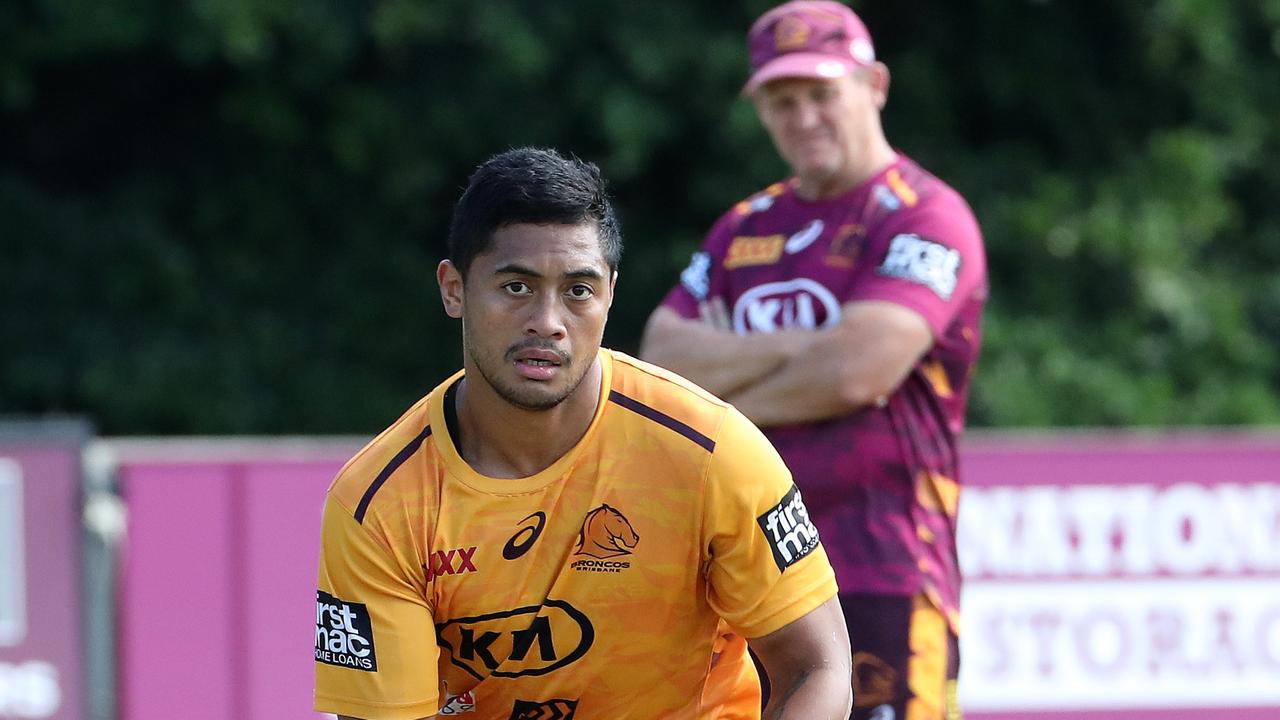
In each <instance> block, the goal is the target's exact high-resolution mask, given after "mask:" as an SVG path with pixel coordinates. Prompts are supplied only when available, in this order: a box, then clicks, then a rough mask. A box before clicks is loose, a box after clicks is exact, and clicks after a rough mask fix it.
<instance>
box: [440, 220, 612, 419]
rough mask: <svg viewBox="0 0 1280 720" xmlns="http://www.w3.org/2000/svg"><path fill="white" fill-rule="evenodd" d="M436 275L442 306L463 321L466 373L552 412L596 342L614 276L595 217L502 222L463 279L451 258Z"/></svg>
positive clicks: (515, 400)
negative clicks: (581, 220) (533, 222)
mask: <svg viewBox="0 0 1280 720" xmlns="http://www.w3.org/2000/svg"><path fill="white" fill-rule="evenodd" d="M437 277H438V279H439V281H440V288H441V296H442V298H443V300H444V303H445V310H446V312H448V313H449V315H451V316H453V317H460V318H462V342H463V351H464V353H465V356H466V357H465V363H466V369H467V371H468V373H473V372H474V373H478V374H479V375H480V376H481V377H483V378H484V380H485V381H486V382H487V383H488V384H489V385H490V386H491V387H492V388H493V390H494V391H495V392H496V393H497V394H498V395H499V396H500V397H502V398H503V399H504V400H506V401H507V402H509V403H511V404H512V405H515V406H517V407H520V408H523V409H526V410H548V409H550V408H553V407H555V406H556V405H559V404H560V403H561V402H562V401H563V400H564V399H565V398H567V397H569V395H571V394H572V393H573V391H574V390H576V389H577V387H578V385H579V384H580V383H581V382H582V379H583V378H584V377H585V376H586V373H587V370H588V369H590V368H591V365H592V363H593V362H594V361H595V359H596V352H597V351H598V350H599V348H600V341H601V338H602V337H603V336H604V326H605V320H606V319H607V318H608V314H609V306H610V305H611V304H612V302H613V285H614V281H615V280H616V275H614V274H611V273H610V271H609V266H608V264H607V263H606V262H605V259H604V255H603V253H602V252H601V250H600V236H599V231H598V230H597V228H596V226H595V224H594V223H588V224H584V225H530V224H517V225H507V226H505V227H502V228H499V229H498V230H497V231H495V232H494V234H493V243H492V246H491V247H490V248H489V249H488V250H487V251H486V252H484V253H483V254H480V255H477V256H476V257H475V259H474V260H473V261H472V263H471V267H470V269H469V270H468V271H467V277H466V279H465V283H464V282H463V279H462V278H461V277H459V275H458V272H457V269H456V268H454V267H453V265H452V264H450V263H449V262H448V261H445V262H443V263H441V264H440V268H439V270H438V271H437Z"/></svg>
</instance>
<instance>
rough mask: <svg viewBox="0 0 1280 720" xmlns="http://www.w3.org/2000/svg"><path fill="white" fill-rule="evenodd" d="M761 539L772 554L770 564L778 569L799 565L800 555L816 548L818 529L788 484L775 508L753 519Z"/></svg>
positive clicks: (797, 490) (796, 493) (794, 488)
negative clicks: (758, 526)
mask: <svg viewBox="0 0 1280 720" xmlns="http://www.w3.org/2000/svg"><path fill="white" fill-rule="evenodd" d="M756 522H757V523H759V524H760V529H761V530H762V531H764V537H765V539H766V540H768V541H769V549H770V550H772V551H773V561H774V562H776V563H777V564H778V569H779V570H783V571H785V570H786V569H787V568H789V567H791V566H792V565H795V564H796V563H798V562H800V560H801V559H802V558H804V556H806V555H808V554H809V553H811V552H813V550H814V548H816V547H818V528H816V527H814V526H813V522H812V521H811V520H809V511H808V509H806V508H805V506H804V500H801V499H800V490H799V489H798V488H797V487H796V486H795V485H792V486H791V489H790V490H788V491H787V494H786V495H783V496H782V500H780V501H779V502H778V504H777V505H774V506H773V507H771V508H769V511H768V512H766V513H765V514H763V515H761V516H760V517H758V518H756Z"/></svg>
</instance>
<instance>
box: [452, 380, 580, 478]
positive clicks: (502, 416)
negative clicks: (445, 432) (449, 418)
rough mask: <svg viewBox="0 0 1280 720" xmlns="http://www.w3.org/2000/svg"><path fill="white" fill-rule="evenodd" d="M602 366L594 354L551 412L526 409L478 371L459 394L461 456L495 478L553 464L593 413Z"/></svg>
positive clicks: (534, 471) (530, 472) (524, 473)
mask: <svg viewBox="0 0 1280 720" xmlns="http://www.w3.org/2000/svg"><path fill="white" fill-rule="evenodd" d="M602 382H603V370H602V368H601V366H600V359H599V358H596V359H595V360H594V361H593V362H592V365H591V368H590V369H589V370H587V376H586V377H585V378H583V380H582V383H581V384H580V385H578V387H577V389H576V390H574V391H573V393H571V394H570V395H569V397H567V398H565V399H564V401H563V402H561V403H560V404H559V405H557V406H555V407H553V408H551V409H549V410H526V409H524V408H520V407H517V406H515V405H512V404H511V403H510V402H508V401H507V400H504V399H503V398H502V397H501V396H499V395H498V394H497V393H496V392H494V390H493V388H492V387H489V386H488V384H487V383H486V382H485V381H484V380H483V378H482V376H481V375H480V374H479V373H468V374H467V375H466V376H465V377H464V378H463V379H462V381H461V383H460V385H459V387H458V392H457V393H456V396H455V397H456V402H457V413H458V429H459V431H460V432H459V434H460V435H461V438H460V441H459V442H458V443H457V449H458V454H459V455H461V456H462V459H463V460H465V461H466V463H467V464H468V465H470V466H471V469H473V470H475V471H476V472H478V473H480V474H481V475H486V476H488V477H493V478H523V477H530V476H532V475H537V474H538V473H540V472H542V471H543V470H546V469H547V468H549V467H551V466H552V465H553V464H555V462H556V461H557V460H559V459H560V458H561V457H562V456H564V455H565V453H568V452H569V451H570V450H572V449H573V447H574V445H577V443H578V441H579V440H581V439H582V436H583V435H584V434H586V432H587V428H588V427H590V426H591V420H592V419H593V418H594V417H595V413H596V407H597V406H598V405H599V402H600V385H601V383H602Z"/></svg>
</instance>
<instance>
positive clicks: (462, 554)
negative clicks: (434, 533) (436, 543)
mask: <svg viewBox="0 0 1280 720" xmlns="http://www.w3.org/2000/svg"><path fill="white" fill-rule="evenodd" d="M475 554H476V548H475V546H472V547H469V548H456V549H454V550H437V551H435V552H433V553H431V560H430V562H426V563H423V564H422V569H423V570H425V571H426V573H427V582H431V581H432V580H434V579H436V578H438V577H441V576H443V575H462V574H463V573H469V572H476V565H475V562H473V561H472V558H473V557H474V556H475Z"/></svg>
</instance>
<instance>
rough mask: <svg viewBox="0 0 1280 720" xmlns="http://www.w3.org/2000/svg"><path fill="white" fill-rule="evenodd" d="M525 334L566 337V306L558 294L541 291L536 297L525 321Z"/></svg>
mask: <svg viewBox="0 0 1280 720" xmlns="http://www.w3.org/2000/svg"><path fill="white" fill-rule="evenodd" d="M525 334H526V335H535V336H537V337H547V338H562V337H564V334H565V327H564V306H563V304H562V303H561V302H560V299H559V297H558V296H556V295H554V294H552V293H540V294H539V295H538V296H536V297H535V298H534V300H533V302H532V303H531V304H530V307H529V316H528V319H527V320H526V321H525Z"/></svg>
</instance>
